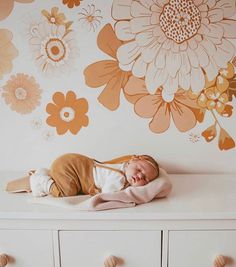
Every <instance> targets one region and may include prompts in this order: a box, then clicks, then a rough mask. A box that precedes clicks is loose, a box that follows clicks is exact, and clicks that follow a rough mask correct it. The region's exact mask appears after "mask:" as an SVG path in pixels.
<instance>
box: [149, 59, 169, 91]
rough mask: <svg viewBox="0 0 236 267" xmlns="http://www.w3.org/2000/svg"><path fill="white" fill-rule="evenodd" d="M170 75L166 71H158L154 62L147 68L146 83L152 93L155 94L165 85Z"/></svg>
mask: <svg viewBox="0 0 236 267" xmlns="http://www.w3.org/2000/svg"><path fill="white" fill-rule="evenodd" d="M167 77H168V74H167V71H166V70H165V69H157V68H156V66H155V64H154V63H153V62H152V63H150V64H149V66H148V68H147V73H146V77H145V83H146V86H147V89H148V91H149V92H150V93H154V92H155V91H156V89H157V88H159V87H160V86H161V85H163V84H164V83H165V82H166V80H167Z"/></svg>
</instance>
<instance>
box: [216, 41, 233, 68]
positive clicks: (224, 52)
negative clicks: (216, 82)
mask: <svg viewBox="0 0 236 267" xmlns="http://www.w3.org/2000/svg"><path fill="white" fill-rule="evenodd" d="M217 48H218V50H217V53H216V54H215V55H213V59H214V60H215V62H216V64H217V65H218V66H219V67H220V68H227V63H228V62H229V61H230V60H231V59H232V58H233V56H234V54H235V47H234V46H233V44H232V43H231V42H230V41H228V40H226V39H222V41H221V44H220V45H218V46H217Z"/></svg>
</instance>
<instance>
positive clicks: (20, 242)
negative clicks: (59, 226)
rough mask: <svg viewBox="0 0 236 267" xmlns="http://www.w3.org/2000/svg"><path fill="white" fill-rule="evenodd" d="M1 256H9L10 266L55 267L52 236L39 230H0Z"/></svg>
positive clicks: (48, 232)
mask: <svg viewBox="0 0 236 267" xmlns="http://www.w3.org/2000/svg"><path fill="white" fill-rule="evenodd" d="M0 254H6V255H8V259H9V261H10V262H9V266H17V267H42V266H47V267H53V266H54V262H53V244H52V234H51V232H50V231H39V230H0ZM11 264H12V265H11ZM7 266H8V265H7Z"/></svg>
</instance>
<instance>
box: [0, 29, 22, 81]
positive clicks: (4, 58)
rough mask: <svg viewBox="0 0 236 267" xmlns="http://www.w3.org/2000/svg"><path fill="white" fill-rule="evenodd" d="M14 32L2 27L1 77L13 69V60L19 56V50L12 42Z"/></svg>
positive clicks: (0, 34)
mask: <svg viewBox="0 0 236 267" xmlns="http://www.w3.org/2000/svg"><path fill="white" fill-rule="evenodd" d="M11 40H12V33H11V32H10V31H8V30H6V29H0V79H2V77H3V74H6V73H9V72H11V70H12V60H13V59H14V58H16V57H17V56H18V51H17V49H16V48H15V46H14V45H13V43H12V42H11Z"/></svg>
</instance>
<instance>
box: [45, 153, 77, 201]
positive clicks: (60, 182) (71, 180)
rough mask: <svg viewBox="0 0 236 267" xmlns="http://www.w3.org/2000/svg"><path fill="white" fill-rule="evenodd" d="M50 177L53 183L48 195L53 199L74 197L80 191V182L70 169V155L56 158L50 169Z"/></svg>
mask: <svg viewBox="0 0 236 267" xmlns="http://www.w3.org/2000/svg"><path fill="white" fill-rule="evenodd" d="M50 176H51V178H52V179H53V181H54V183H53V184H52V185H51V187H50V190H49V193H50V194H51V195H53V196H54V197H68V196H76V195H78V194H79V192H80V191H81V185H80V182H79V180H78V178H77V176H76V173H75V172H74V171H73V168H71V160H70V155H68V154H66V155H63V156H61V157H59V158H57V159H56V160H55V161H54V162H53V163H52V166H51V168H50Z"/></svg>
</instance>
